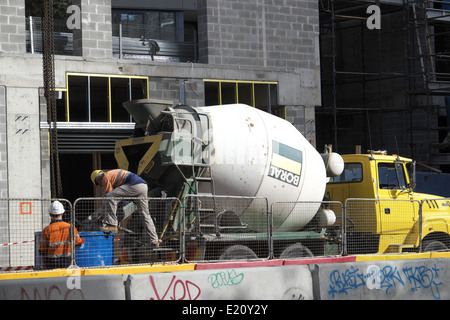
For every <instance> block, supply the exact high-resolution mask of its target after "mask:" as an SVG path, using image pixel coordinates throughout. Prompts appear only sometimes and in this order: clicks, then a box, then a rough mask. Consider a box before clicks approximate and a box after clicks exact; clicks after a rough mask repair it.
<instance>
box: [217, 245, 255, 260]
mask: <svg viewBox="0 0 450 320" xmlns="http://www.w3.org/2000/svg"><path fill="white" fill-rule="evenodd" d="M219 259H220V260H250V259H258V256H257V255H256V253H254V252H253V250H252V249H250V248H249V247H246V246H243V245H234V246H229V247H226V248H225V249H224V250H223V251H222V254H221V255H220V258H219Z"/></svg>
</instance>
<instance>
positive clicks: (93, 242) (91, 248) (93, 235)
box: [75, 232, 114, 267]
mask: <svg viewBox="0 0 450 320" xmlns="http://www.w3.org/2000/svg"><path fill="white" fill-rule="evenodd" d="M80 238H81V239H84V244H83V245H82V246H81V247H80V248H76V249H75V263H76V265H77V266H79V267H104V266H111V265H113V264H114V234H106V233H104V232H80Z"/></svg>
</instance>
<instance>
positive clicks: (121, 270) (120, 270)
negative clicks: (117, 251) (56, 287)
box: [84, 263, 195, 276]
mask: <svg viewBox="0 0 450 320" xmlns="http://www.w3.org/2000/svg"><path fill="white" fill-rule="evenodd" d="M194 269H195V264H190V263H188V264H173V265H172V264H171V265H139V266H129V267H117V268H93V269H85V270H84V275H86V276H88V275H101V274H129V273H150V272H175V271H190V270H194Z"/></svg>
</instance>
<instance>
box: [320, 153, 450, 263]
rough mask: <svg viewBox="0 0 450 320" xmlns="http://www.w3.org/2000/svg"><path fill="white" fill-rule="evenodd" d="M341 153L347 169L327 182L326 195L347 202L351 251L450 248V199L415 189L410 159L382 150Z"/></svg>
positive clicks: (349, 250)
mask: <svg viewBox="0 0 450 320" xmlns="http://www.w3.org/2000/svg"><path fill="white" fill-rule="evenodd" d="M342 158H343V159H344V170H343V172H342V174H341V175H340V176H337V177H334V178H332V180H331V181H330V182H329V183H328V184H327V189H326V196H327V198H328V199H330V200H332V201H339V202H341V203H342V204H343V205H344V210H345V219H344V221H343V222H341V223H344V227H345V230H346V241H347V253H349V254H357V253H394V252H404V251H412V252H418V251H435V250H448V248H450V236H449V234H450V228H449V225H450V202H449V200H448V199H447V198H442V197H439V196H435V195H429V194H422V193H416V192H414V185H415V163H414V162H413V161H412V160H411V159H407V158H403V157H399V156H397V155H387V154H385V153H384V152H371V153H369V154H352V155H342ZM337 223H339V222H337ZM421 240H422V241H421Z"/></svg>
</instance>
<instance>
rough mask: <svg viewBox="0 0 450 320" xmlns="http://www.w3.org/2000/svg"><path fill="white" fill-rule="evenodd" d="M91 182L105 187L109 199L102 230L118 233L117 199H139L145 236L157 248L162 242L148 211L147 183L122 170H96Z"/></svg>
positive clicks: (139, 209) (138, 207)
mask: <svg viewBox="0 0 450 320" xmlns="http://www.w3.org/2000/svg"><path fill="white" fill-rule="evenodd" d="M91 180H92V182H93V183H94V184H95V185H99V186H102V187H103V190H104V191H105V196H106V197H108V201H107V203H106V205H105V209H106V210H105V211H106V212H105V216H104V221H103V223H104V224H105V225H104V226H103V227H101V228H100V230H101V231H103V232H117V231H118V228H117V226H118V221H117V204H118V203H119V202H120V201H121V200H116V199H114V197H117V198H127V197H139V198H141V199H139V200H137V201H136V202H135V203H136V205H137V210H138V212H139V213H140V214H141V218H142V223H143V225H144V228H145V234H146V236H147V238H148V239H146V241H149V243H150V245H153V246H157V245H159V243H160V242H161V241H160V240H159V239H158V235H157V233H156V229H155V225H154V223H153V220H152V218H151V216H150V213H149V210H148V200H147V192H148V187H147V182H145V180H143V179H142V178H141V177H139V176H138V175H137V174H134V173H132V172H129V171H127V170H122V169H114V170H110V171H102V170H95V171H94V172H92V174H91Z"/></svg>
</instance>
